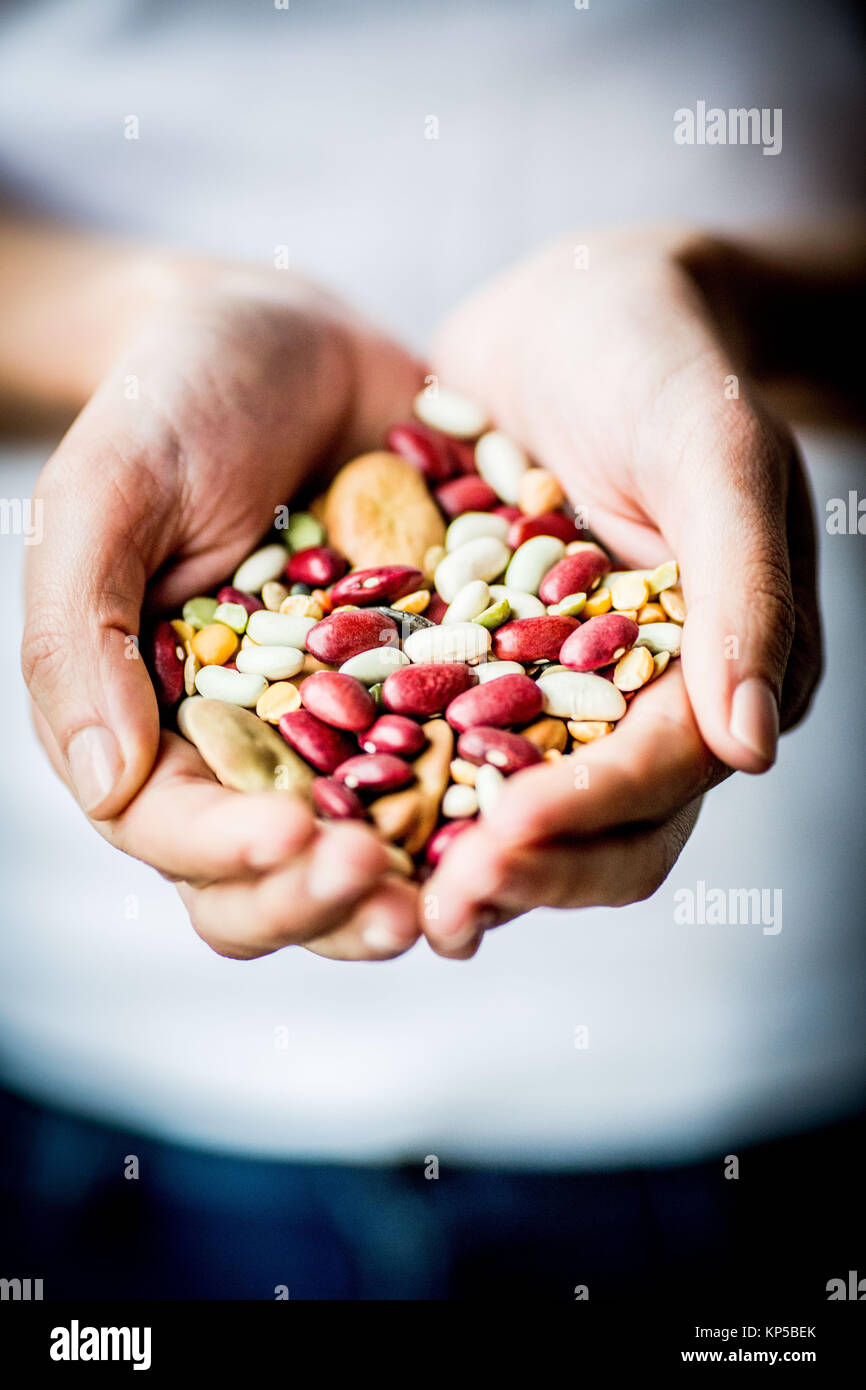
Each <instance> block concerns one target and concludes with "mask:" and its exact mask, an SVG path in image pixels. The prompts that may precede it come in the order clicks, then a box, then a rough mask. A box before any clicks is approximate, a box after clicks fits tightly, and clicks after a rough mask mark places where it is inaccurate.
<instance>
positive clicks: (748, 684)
mask: <svg viewBox="0 0 866 1390" xmlns="http://www.w3.org/2000/svg"><path fill="white" fill-rule="evenodd" d="M728 727H729V730H730V733H731V736H732V737H733V738H735V739H736V740H737V742H738V743H742V745H743V747H744V748H748V749H750V751H751V752H752V753H757V755H758V757H759V758H762V759H763V760H764V761H765V762H767V763H772V762H774V761H775V757H776V744H777V743H778V741H779V706H778V704H777V703H776V697H775V695H774V694H773V692H772V690H771V689H770V687H769V686H768V684H767V682H766V681H765V680H762V679H761V677H760V676H749V678H748V679H747V680H744V681H740V684H739V685H738V686H737V688H736V690H735V691H734V698H733V700H732V701H731V722H730V724H729V726H728Z"/></svg>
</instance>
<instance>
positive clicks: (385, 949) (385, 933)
mask: <svg viewBox="0 0 866 1390" xmlns="http://www.w3.org/2000/svg"><path fill="white" fill-rule="evenodd" d="M361 940H362V941H363V943H364V945H365V946H367V947H368V948H369V949H370V950H371V951H376V952H377V953H380V954H382V955H391V954H393V952H394V951H403V950H405V949H406V946H407V944H408V943H407V942H406V941H404V940H403V938H402V937H399V936H396V935H395V933H394V932H392V931H391V930H390V928H389V927H386V926H385V923H384V922H371V923H370V925H369V926H368V927H365V928H364V931H363V933H362V936H361Z"/></svg>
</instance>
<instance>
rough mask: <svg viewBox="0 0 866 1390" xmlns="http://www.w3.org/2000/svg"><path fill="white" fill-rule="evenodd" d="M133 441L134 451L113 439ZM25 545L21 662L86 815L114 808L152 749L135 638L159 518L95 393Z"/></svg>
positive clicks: (154, 723) (154, 729) (66, 444)
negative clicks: (36, 538) (35, 535)
mask: <svg viewBox="0 0 866 1390" xmlns="http://www.w3.org/2000/svg"><path fill="white" fill-rule="evenodd" d="M118 438H120V439H121V440H123V441H124V442H125V443H128V450H129V452H128V453H127V454H123V453H122V452H121V450H120V448H119V446H118V443H117V440H118ZM35 500H36V505H37V507H38V508H39V509H40V513H41V516H42V519H43V534H42V537H41V542H40V544H38V545H33V546H30V547H28V552H27V562H28V563H27V585H26V596H27V608H26V619H25V630H24V640H23V644H22V669H23V671H24V677H25V680H26V681H27V684H28V687H29V689H30V693H31V695H32V697H33V699H34V700H35V702H36V704H37V706H38V707H39V709H40V710H41V712H42V714H43V715H44V717H45V719H46V720H47V722H48V725H49V726H50V728H51V730H52V733H53V735H54V738H55V739H56V742H57V745H58V747H59V750H60V753H61V756H62V758H63V762H64V765H65V768H66V771H67V774H68V779H69V781H70V783H71V785H72V786H73V788H74V790H75V793H76V796H77V797H78V800H79V802H80V803H81V805H82V807H83V809H84V810H85V811H86V812H87V813H88V814H89V815H91V816H93V817H96V818H100V819H102V818H105V817H108V816H113V815H116V814H117V813H118V812H119V811H120V810H121V808H122V807H123V806H124V805H125V804H126V803H127V802H128V801H129V799H130V797H131V796H133V795H134V793H135V792H136V791H137V790H138V788H139V787H140V786H141V784H142V783H143V781H144V779H145V777H146V776H147V774H148V772H149V770H150V767H151V765H152V763H153V759H154V757H155V756H156V751H157V746H158V742H159V714H158V710H157V703H156V698H155V695H154V691H153V687H152V685H151V682H150V678H149V676H148V674H147V671H146V669H145V665H144V662H143V661H141V660H140V659H139V655H138V649H137V645H136V641H135V640H134V639H137V636H138V632H139V613H140V610H141V604H142V599H143V596H144V587H145V582H146V578H147V575H146V572H145V566H144V564H143V562H142V559H141V555H142V553H143V546H145V545H147V544H148V540H147V536H148V533H149V532H151V531H152V530H153V529H154V528H159V527H160V526H162V525H163V520H162V504H161V502H160V500H159V498H158V497H157V496H156V495H155V491H154V489H153V486H152V485H151V484H150V483H149V474H148V469H147V467H146V466H145V463H144V460H142V459H141V458H138V457H137V456H136V449H135V444H134V442H133V441H130V440H129V422H128V421H127V420H124V422H123V425H122V427H120V428H118V425H117V421H116V419H115V418H114V417H113V416H112V415H111V412H110V411H109V409H108V408H107V407H106V406H105V405H104V403H102V404H101V403H100V402H99V400H98V399H97V398H94V401H92V402H91V404H90V405H89V406H88V407H87V408H86V409H85V411H84V412H83V413H82V415H81V416H79V418H78V420H77V421H76V423H75V424H74V425H73V427H72V429H71V430H70V432H69V434H68V435H67V436H66V438H65V440H64V441H63V442H62V444H61V445H60V448H59V449H58V451H57V453H56V454H55V456H54V457H53V459H52V460H51V461H50V462H49V463H48V464H47V465H46V468H45V469H44V471H43V474H42V477H41V478H40V480H39V483H38V485H37V489H36V499H35Z"/></svg>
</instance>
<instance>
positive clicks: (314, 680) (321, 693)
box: [300, 671, 376, 733]
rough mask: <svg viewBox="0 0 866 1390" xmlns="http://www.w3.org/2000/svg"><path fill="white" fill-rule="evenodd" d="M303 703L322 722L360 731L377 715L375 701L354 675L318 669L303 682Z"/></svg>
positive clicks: (301, 689) (356, 731) (301, 692)
mask: <svg viewBox="0 0 866 1390" xmlns="http://www.w3.org/2000/svg"><path fill="white" fill-rule="evenodd" d="M300 695H301V703H302V704H303V706H304V708H305V709H308V710H309V711H310V713H311V714H314V715H315V716H316V718H317V719H321V720H322V721H323V723H325V724H330V725H331V726H332V727H333V728H335V729H349V730H351V731H352V732H354V733H358V732H359V731H360V730H361V729H368V728H369V727H370V725H371V724H372V723H373V720H374V719H375V718H376V701H375V700H374V699H373V697H372V695H371V694H370V692H369V690H368V689H367V687H366V685H364V684H363V683H362V682H361V681H359V680H357V679H356V677H355V676H345V675H342V674H341V673H340V672H339V671H318V672H316V673H315V675H312V676H308V677H307V679H306V680H305V681H303V682H302V683H301V687H300Z"/></svg>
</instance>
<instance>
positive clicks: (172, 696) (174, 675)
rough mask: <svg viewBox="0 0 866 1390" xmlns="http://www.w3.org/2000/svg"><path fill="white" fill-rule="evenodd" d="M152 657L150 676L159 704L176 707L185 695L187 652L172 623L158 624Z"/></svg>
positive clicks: (151, 650) (153, 634)
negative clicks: (184, 668)
mask: <svg viewBox="0 0 866 1390" xmlns="http://www.w3.org/2000/svg"><path fill="white" fill-rule="evenodd" d="M178 652H180V653H181V655H180V656H178ZM150 655H151V659H150V662H149V666H150V674H151V679H152V680H153V686H154V689H155V691H156V698H157V700H158V702H159V704H161V705H162V706H163V707H169V706H171V705H176V704H177V702H178V700H179V699H180V697H181V695H182V694H183V664H184V661H185V659H186V652H185V650H184V645H183V642H182V640H181V638H180V637H178V635H177V633H176V632H175V630H174V628H173V627H172V625H171V623H169V622H160V623H157V624H156V627H155V628H154V629H153V633H152V635H151V638H150Z"/></svg>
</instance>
